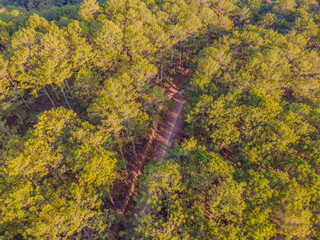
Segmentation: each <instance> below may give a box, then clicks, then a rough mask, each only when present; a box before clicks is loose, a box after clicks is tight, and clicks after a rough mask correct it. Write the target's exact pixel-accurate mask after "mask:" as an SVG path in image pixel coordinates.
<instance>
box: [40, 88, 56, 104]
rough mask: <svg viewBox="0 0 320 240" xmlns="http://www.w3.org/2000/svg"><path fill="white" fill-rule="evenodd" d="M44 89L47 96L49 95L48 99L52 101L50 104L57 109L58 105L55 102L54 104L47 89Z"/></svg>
mask: <svg viewBox="0 0 320 240" xmlns="http://www.w3.org/2000/svg"><path fill="white" fill-rule="evenodd" d="M42 89H43V90H44V92H45V94H46V95H47V97H48V98H49V100H50V102H51V104H52V106H53V107H54V108H55V107H56V105H55V104H54V102H53V100H52V98H51V97H50V95H49V93H48V92H47V90H46V88H45V87H43V88H42Z"/></svg>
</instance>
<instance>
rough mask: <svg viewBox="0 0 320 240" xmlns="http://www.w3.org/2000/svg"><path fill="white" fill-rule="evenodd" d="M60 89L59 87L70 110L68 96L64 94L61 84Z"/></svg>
mask: <svg viewBox="0 0 320 240" xmlns="http://www.w3.org/2000/svg"><path fill="white" fill-rule="evenodd" d="M60 89H61V92H62V94H63V96H64V99H65V100H66V103H67V105H68V108H69V110H71V106H70V103H69V101H68V98H67V96H66V94H65V92H64V90H63V87H62V86H60Z"/></svg>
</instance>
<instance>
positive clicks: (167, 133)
mask: <svg viewBox="0 0 320 240" xmlns="http://www.w3.org/2000/svg"><path fill="white" fill-rule="evenodd" d="M190 75H191V72H190V70H189V69H181V73H180V74H179V75H178V76H177V77H176V78H175V80H174V81H173V82H171V83H170V85H168V86H164V87H162V91H163V92H164V94H165V96H167V97H169V98H170V99H171V100H172V101H173V106H172V107H171V108H170V109H169V111H168V113H167V116H166V117H165V120H164V122H163V126H162V127H159V126H158V123H154V124H153V129H152V131H151V133H150V134H149V135H148V137H147V138H146V139H145V141H143V143H142V144H141V148H140V149H139V151H138V155H137V157H136V160H135V161H134V162H133V163H132V164H130V165H129V166H127V174H126V177H125V178H123V179H121V182H116V183H115V185H114V193H113V196H112V198H113V199H114V210H115V213H116V214H117V215H119V216H123V215H124V214H125V213H126V212H127V211H128V208H129V205H130V201H131V200H132V197H133V195H134V194H135V190H136V180H137V178H138V176H139V175H141V174H142V171H143V168H144V165H145V163H146V159H147V157H148V156H150V155H151V156H152V158H153V159H156V160H159V161H162V160H163V159H164V158H165V157H166V156H167V150H169V149H170V148H171V146H172V144H173V141H174V139H176V138H177V137H178V136H179V134H180V132H181V130H182V125H183V109H184V104H185V101H184V100H183V90H182V89H181V86H182V85H183V84H184V82H185V80H186V79H187V78H189V77H190ZM154 143H156V144H155V146H156V147H155V150H154V152H153V154H150V151H151V150H152V149H151V148H152V146H153V145H154ZM119 227H120V226H119V224H115V225H114V228H113V232H118V229H119Z"/></svg>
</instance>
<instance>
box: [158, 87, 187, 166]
mask: <svg viewBox="0 0 320 240" xmlns="http://www.w3.org/2000/svg"><path fill="white" fill-rule="evenodd" d="M182 94H183V90H179V91H178V92H176V93H175V94H174V95H173V98H172V100H173V102H174V106H173V107H172V108H170V109H169V111H168V114H167V117H166V119H165V121H164V123H163V127H162V129H161V132H160V134H159V137H158V142H157V145H156V148H155V151H154V153H153V158H154V159H157V160H159V161H162V160H163V159H164V158H165V157H166V156H167V154H168V149H170V148H171V147H172V144H173V141H174V139H176V138H177V137H178V135H179V133H180V132H181V130H182V125H183V110H184V104H185V101H184V100H183V96H182Z"/></svg>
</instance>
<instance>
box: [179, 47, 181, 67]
mask: <svg viewBox="0 0 320 240" xmlns="http://www.w3.org/2000/svg"><path fill="white" fill-rule="evenodd" d="M179 56H180V67H182V51H181V42H180V44H179Z"/></svg>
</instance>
